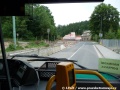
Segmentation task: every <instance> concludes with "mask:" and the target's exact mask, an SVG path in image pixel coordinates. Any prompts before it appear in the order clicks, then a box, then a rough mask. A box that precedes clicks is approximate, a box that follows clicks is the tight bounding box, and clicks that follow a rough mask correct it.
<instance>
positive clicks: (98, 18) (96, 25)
mask: <svg viewBox="0 0 120 90" xmlns="http://www.w3.org/2000/svg"><path fill="white" fill-rule="evenodd" d="M119 20H120V19H119V12H118V11H117V9H116V8H114V7H113V6H111V5H110V4H108V5H107V4H104V3H101V4H99V5H98V6H96V7H95V9H94V11H93V13H92V14H91V17H90V30H91V33H92V36H94V35H96V34H97V35H99V33H102V34H103V38H104V37H105V35H106V34H107V32H108V31H109V30H110V28H111V27H112V30H111V31H112V32H115V33H116V32H117V30H118V27H119Z"/></svg>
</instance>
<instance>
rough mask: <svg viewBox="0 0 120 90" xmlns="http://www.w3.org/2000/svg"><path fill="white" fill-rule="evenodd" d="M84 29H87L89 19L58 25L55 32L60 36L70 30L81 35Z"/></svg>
mask: <svg viewBox="0 0 120 90" xmlns="http://www.w3.org/2000/svg"><path fill="white" fill-rule="evenodd" d="M84 30H89V21H82V22H77V23H71V24H69V25H63V26H61V25H59V26H58V27H57V33H58V34H59V35H60V36H62V37H63V36H64V35H66V34H68V33H70V32H75V33H76V34H77V35H81V34H82V33H83V31H84Z"/></svg>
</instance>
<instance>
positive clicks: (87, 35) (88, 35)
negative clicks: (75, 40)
mask: <svg viewBox="0 0 120 90" xmlns="http://www.w3.org/2000/svg"><path fill="white" fill-rule="evenodd" d="M81 37H82V41H90V40H91V32H90V30H86V31H84V32H83V34H82V35H81Z"/></svg>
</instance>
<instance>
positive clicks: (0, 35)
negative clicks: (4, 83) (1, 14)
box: [0, 18, 12, 90]
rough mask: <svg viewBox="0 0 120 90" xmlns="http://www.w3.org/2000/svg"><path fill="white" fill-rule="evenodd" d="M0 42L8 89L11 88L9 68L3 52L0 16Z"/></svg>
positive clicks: (10, 89)
mask: <svg viewBox="0 0 120 90" xmlns="http://www.w3.org/2000/svg"><path fill="white" fill-rule="evenodd" d="M0 43H1V51H2V56H3V63H4V68H5V70H6V71H5V72H6V76H7V80H8V85H9V90H12V85H11V79H10V73H9V68H8V62H7V59H6V53H5V45H4V40H3V34H2V27H1V18H0Z"/></svg>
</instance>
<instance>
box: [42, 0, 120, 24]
mask: <svg viewBox="0 0 120 90" xmlns="http://www.w3.org/2000/svg"><path fill="white" fill-rule="evenodd" d="M100 3H101V2H96V3H95V2H94V3H92V2H91V3H90V2H89V3H64V4H63V3H62V4H43V5H44V6H47V7H48V8H49V9H50V11H51V12H52V15H53V16H54V21H55V24H56V26H58V25H67V24H69V23H74V22H80V21H85V20H89V17H90V16H91V14H92V12H93V10H94V8H95V6H97V5H99V4H100ZM104 3H106V4H111V5H112V6H114V7H115V8H117V10H118V11H119V12H120V0H104Z"/></svg>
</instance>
